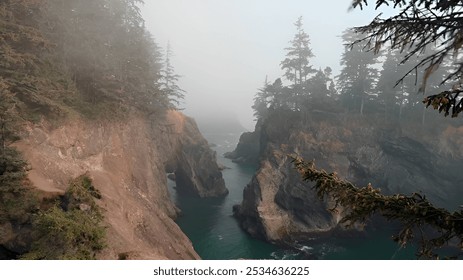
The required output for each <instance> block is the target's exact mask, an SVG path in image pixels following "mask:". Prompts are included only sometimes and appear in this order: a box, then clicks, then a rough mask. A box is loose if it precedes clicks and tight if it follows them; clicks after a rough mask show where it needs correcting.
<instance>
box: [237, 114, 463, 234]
mask: <svg viewBox="0 0 463 280" xmlns="http://www.w3.org/2000/svg"><path fill="white" fill-rule="evenodd" d="M379 127H381V128H379ZM259 130H260V134H259V135H260V145H261V148H260V150H261V154H260V157H261V159H260V168H259V169H258V171H257V173H256V174H255V176H254V177H253V178H252V180H251V182H250V183H249V184H248V186H246V188H245V190H244V192H243V201H242V203H241V204H240V205H236V206H235V208H234V213H235V216H237V217H238V219H239V221H240V223H241V226H242V227H243V228H244V229H245V230H246V231H248V232H249V233H250V234H251V235H253V236H255V237H259V238H263V239H266V240H268V241H272V242H277V243H278V242H289V241H293V240H294V239H296V240H303V239H307V238H312V237H313V236H314V235H320V234H331V233H334V232H336V233H339V232H344V229H342V227H340V226H339V224H338V223H339V220H340V219H341V215H342V213H341V214H340V213H332V212H329V211H327V210H326V209H328V208H330V207H332V205H330V202H329V201H320V200H319V199H318V198H317V197H316V194H315V193H314V192H313V190H312V188H311V183H310V182H301V180H300V176H299V174H298V173H297V172H296V171H295V169H294V167H293V164H292V162H291V158H290V156H289V155H293V154H297V155H300V156H302V157H303V158H305V159H307V160H312V159H315V162H316V165H317V166H318V167H320V168H323V169H325V170H327V171H329V172H331V171H336V172H337V173H338V174H339V175H340V176H341V177H343V178H345V179H348V180H350V181H351V182H353V183H356V184H359V185H366V184H368V183H372V184H373V185H374V186H376V187H380V188H381V189H382V191H383V192H384V193H406V194H410V193H412V192H416V191H420V192H423V193H425V194H426V195H427V196H428V197H430V198H431V200H432V201H433V202H434V203H436V204H437V205H440V206H446V207H456V206H457V204H456V203H457V202H455V199H454V197H455V196H457V195H459V194H461V191H459V190H458V186H459V182H462V181H463V175H462V174H459V173H458V166H461V164H462V163H463V160H462V155H463V154H462V153H461V151H460V150H459V149H452V148H451V147H457V146H458V144H457V143H453V142H452V141H453V140H450V139H458V138H456V137H455V138H452V137H451V138H449V137H448V135H449V134H452V133H453V134H455V133H457V134H458V133H459V132H458V131H460V130H461V129H459V128H452V127H450V126H449V127H447V129H445V130H443V132H442V133H440V134H436V135H432V137H427V138H426V137H425V136H423V134H422V133H419V129H417V130H414V129H411V128H407V129H400V128H399V127H397V126H395V125H390V126H389V127H387V126H381V125H377V124H375V123H373V122H372V121H371V120H364V119H359V118H355V117H348V116H345V115H341V114H331V113H323V112H314V113H311V114H310V115H309V116H304V121H302V120H301V119H300V118H299V116H297V114H295V113H290V114H288V115H286V116H285V117H284V118H282V117H277V116H274V117H273V118H270V119H268V120H266V121H265V122H264V123H262V126H261V127H260V128H259ZM428 136H429V135H428ZM449 141H450V142H452V143H449ZM455 141H458V140H455ZM240 145H241V147H243V146H246V145H247V144H246V143H245V142H243V143H240ZM252 145H254V144H253V143H251V144H250V146H252ZM450 151H453V152H450ZM449 153H450V154H451V156H449ZM236 156H238V157H243V155H239V153H238V154H237V155H236ZM449 201H453V206H452V205H451V204H449ZM460 203H461V202H460Z"/></svg>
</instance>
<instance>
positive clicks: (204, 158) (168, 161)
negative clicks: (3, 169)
mask: <svg viewBox="0 0 463 280" xmlns="http://www.w3.org/2000/svg"><path fill="white" fill-rule="evenodd" d="M15 146H16V148H17V149H18V150H19V151H21V152H22V153H23V155H24V158H25V159H26V160H27V161H28V163H29V165H30V166H29V169H30V170H29V172H28V178H29V180H30V181H31V183H32V184H33V186H34V187H36V188H37V189H38V190H40V191H41V192H42V193H43V195H44V196H45V197H47V196H48V197H53V196H57V195H62V194H63V193H64V191H65V189H66V188H67V185H68V183H69V181H70V180H71V179H72V178H75V177H77V176H79V175H81V174H84V173H86V174H88V176H89V177H90V178H91V179H92V180H93V184H94V185H95V187H96V188H97V189H98V190H99V191H100V192H101V195H102V198H101V200H99V201H98V203H99V206H100V207H101V208H102V209H103V211H104V216H105V223H106V226H107V241H106V243H107V247H106V248H105V249H104V250H103V251H102V252H100V253H99V255H98V258H101V259H117V258H121V257H123V258H132V259H198V258H199V256H198V255H197V253H196V252H195V251H194V249H193V246H192V244H191V242H190V240H189V239H188V238H187V237H186V236H185V235H184V234H183V232H182V231H181V230H180V228H179V227H178V226H177V225H176V224H175V222H174V219H175V218H176V216H177V214H178V209H177V208H176V207H175V205H174V204H173V203H172V201H171V200H170V197H169V192H168V189H167V177H166V172H174V173H175V174H176V178H177V186H178V191H185V192H188V193H190V194H193V195H197V196H200V197H210V196H223V195H226V194H227V193H228V190H227V189H226V188H225V185H224V181H223V178H222V174H221V172H220V171H219V168H218V166H217V163H216V157H215V156H216V155H215V153H214V152H213V151H212V150H210V149H209V146H208V143H207V141H206V140H205V139H204V138H203V137H202V136H201V134H200V133H199V130H198V128H197V126H196V124H195V122H194V120H192V119H191V118H188V117H186V116H184V115H183V114H181V113H179V112H178V111H167V113H166V114H165V116H162V117H158V118H157V119H148V118H147V117H146V116H142V115H131V116H129V117H128V118H127V119H124V120H120V121H109V120H105V121H88V120H84V119H82V118H74V119H72V120H69V121H66V122H65V123H63V124H59V125H55V126H52V125H50V124H49V123H47V122H46V121H42V122H41V123H38V124H29V125H27V127H26V129H25V132H24V135H22V140H21V141H19V142H17V143H16V144H15ZM5 244H8V242H5Z"/></svg>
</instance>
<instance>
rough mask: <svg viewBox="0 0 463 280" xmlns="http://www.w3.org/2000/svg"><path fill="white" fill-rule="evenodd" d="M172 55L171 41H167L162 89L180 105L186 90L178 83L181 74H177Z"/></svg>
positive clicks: (172, 100)
mask: <svg viewBox="0 0 463 280" xmlns="http://www.w3.org/2000/svg"><path fill="white" fill-rule="evenodd" d="M172 56H173V52H172V48H171V46H170V43H167V48H166V56H165V60H164V68H163V70H162V78H161V90H162V91H163V92H164V93H165V95H166V96H167V97H168V98H169V100H170V101H171V102H173V103H175V104H177V105H178V104H179V102H180V99H183V98H184V93H185V91H184V90H182V89H181V88H180V87H179V86H178V84H177V82H178V79H179V78H180V75H177V74H175V71H174V66H173V65H172V62H171V59H172Z"/></svg>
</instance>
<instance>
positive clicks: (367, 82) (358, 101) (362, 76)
mask: <svg viewBox="0 0 463 280" xmlns="http://www.w3.org/2000/svg"><path fill="white" fill-rule="evenodd" d="M342 39H343V41H344V43H345V44H346V47H345V50H344V53H343V55H342V58H341V66H343V68H342V70H341V73H340V74H339V76H338V88H339V90H340V93H341V99H342V101H343V102H344V104H345V105H346V106H347V107H348V108H349V109H351V110H357V111H358V112H360V115H363V111H364V106H365V103H366V101H367V100H368V99H369V98H370V97H371V96H372V94H373V92H374V86H375V83H376V78H377V75H378V71H377V69H376V68H375V67H374V65H375V64H376V63H377V61H378V56H377V55H375V54H374V53H372V52H367V51H365V50H364V49H363V48H362V47H361V46H359V45H351V44H352V43H353V42H355V41H356V40H358V39H359V35H358V34H355V33H354V32H353V31H352V30H346V31H345V32H344V33H343V35H342Z"/></svg>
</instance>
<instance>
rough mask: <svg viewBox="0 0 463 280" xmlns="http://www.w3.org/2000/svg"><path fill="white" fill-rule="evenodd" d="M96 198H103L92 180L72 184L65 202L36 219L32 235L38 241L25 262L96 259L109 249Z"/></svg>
mask: <svg viewBox="0 0 463 280" xmlns="http://www.w3.org/2000/svg"><path fill="white" fill-rule="evenodd" d="M94 198H101V195H100V193H99V192H98V190H96V189H95V188H94V187H93V185H92V181H91V179H90V178H89V177H88V176H86V175H82V176H79V177H78V178H76V179H74V180H72V181H71V182H70V186H69V189H68V190H67V191H66V193H65V195H64V197H63V199H62V200H61V201H56V203H55V204H54V205H53V206H52V207H50V208H49V209H48V210H44V211H41V212H40V213H39V214H38V215H37V216H36V218H35V221H34V223H33V226H34V227H33V232H32V235H33V239H34V240H35V241H34V242H33V243H32V246H31V250H30V251H29V252H28V253H26V254H24V255H22V258H23V259H51V260H57V259H81V260H87V259H95V257H96V253H98V252H99V251H100V250H102V249H103V248H104V247H105V235H106V230H105V227H104V226H102V225H101V223H102V222H103V218H104V217H103V214H102V213H101V209H100V207H99V206H98V205H97V204H96V202H95V201H94Z"/></svg>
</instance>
